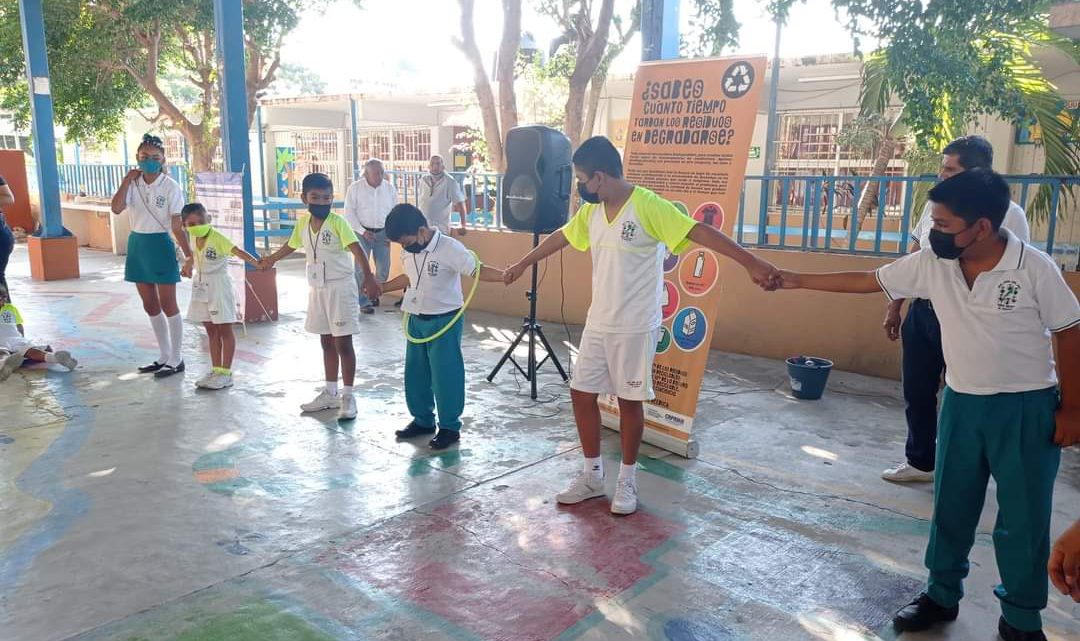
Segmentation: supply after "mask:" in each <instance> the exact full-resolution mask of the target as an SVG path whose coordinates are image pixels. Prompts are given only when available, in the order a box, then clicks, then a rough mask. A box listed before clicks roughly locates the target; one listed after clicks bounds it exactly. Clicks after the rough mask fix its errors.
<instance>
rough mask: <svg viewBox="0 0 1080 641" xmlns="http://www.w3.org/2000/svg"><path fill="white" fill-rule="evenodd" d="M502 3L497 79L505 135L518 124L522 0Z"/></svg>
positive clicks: (500, 115)
mask: <svg viewBox="0 0 1080 641" xmlns="http://www.w3.org/2000/svg"><path fill="white" fill-rule="evenodd" d="M502 5H503V32H502V40H501V42H500V44H499V61H498V65H497V66H496V68H495V80H496V81H497V82H498V83H499V120H500V121H501V123H502V128H501V129H502V135H503V136H504V137H505V136H506V133H507V132H508V131H510V130H511V129H513V128H514V127H517V125H518V110H517V92H516V91H515V88H514V67H515V65H516V64H517V55H518V50H519V49H521V0H503V3H502ZM489 145H490V143H489ZM489 148H490V146H489Z"/></svg>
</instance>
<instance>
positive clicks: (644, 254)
mask: <svg viewBox="0 0 1080 641" xmlns="http://www.w3.org/2000/svg"><path fill="white" fill-rule="evenodd" d="M695 225H697V221H695V220H694V219H693V218H690V217H689V216H687V215H686V214H684V213H682V212H681V211H679V210H678V209H677V208H676V207H675V205H672V204H671V203H670V202H669V201H667V200H664V199H663V198H661V197H660V196H657V195H656V194H654V193H653V192H651V191H649V190H648V189H645V188H644V187H634V191H633V193H632V194H631V196H630V199H629V200H627V201H626V204H625V205H624V206H623V208H622V211H620V212H619V213H618V215H616V216H615V219H614V220H612V221H611V222H610V223H609V222H608V220H607V213H606V211H605V209H604V204H603V203H599V204H595V205H594V204H591V203H586V204H584V205H582V206H581V208H580V209H578V211H577V213H576V214H574V217H573V218H571V219H570V221H569V222H568V223H567V224H566V225H565V226H564V227H563V228H562V233H563V235H564V236H566V240H567V241H569V243H570V245H571V246H572V247H573V248H574V249H577V250H579V251H585V250H590V251H591V253H592V305H590V306H589V314H588V317H587V319H586V321H585V327H586V329H591V330H593V331H599V332H608V333H623V334H630V333H640V332H648V331H651V330H654V329H656V328H658V327H660V321H661V314H660V300H661V297H662V296H663V290H664V271H663V265H664V255H665V246H666V247H667V249H668V250H670V251H671V252H672V253H674V254H681V253H683V252H684V251H686V249H687V248H689V247H690V240H689V239H688V238H687V236H688V234H689V233H690V230H691V229H693V228H694V226H695Z"/></svg>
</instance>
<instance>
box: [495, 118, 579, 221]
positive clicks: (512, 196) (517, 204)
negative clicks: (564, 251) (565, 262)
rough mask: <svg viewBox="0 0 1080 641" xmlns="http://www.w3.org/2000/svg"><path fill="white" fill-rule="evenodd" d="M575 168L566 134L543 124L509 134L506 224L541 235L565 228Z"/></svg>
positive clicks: (511, 131)
mask: <svg viewBox="0 0 1080 641" xmlns="http://www.w3.org/2000/svg"><path fill="white" fill-rule="evenodd" d="M571 167H572V165H571V154H570V139H569V138H567V137H566V136H564V135H563V134H562V132H560V131H558V130H555V129H552V128H551V127H544V126H543V125H527V126H523V127H514V128H513V129H511V130H510V132H509V133H507V134H506V174H505V175H504V176H503V202H502V219H503V224H504V225H506V226H507V227H508V228H510V229H513V230H515V231H530V232H537V233H540V234H547V233H550V232H553V231H555V230H556V229H559V228H560V227H562V226H563V225H565V224H566V217H567V215H568V214H569V212H570V184H571V183H572V182H573V176H572V175H571V174H572V168H571Z"/></svg>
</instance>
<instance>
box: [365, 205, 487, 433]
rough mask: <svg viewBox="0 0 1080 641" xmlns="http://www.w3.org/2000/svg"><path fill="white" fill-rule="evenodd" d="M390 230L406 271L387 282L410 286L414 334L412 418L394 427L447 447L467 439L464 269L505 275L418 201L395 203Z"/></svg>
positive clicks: (408, 389)
mask: <svg viewBox="0 0 1080 641" xmlns="http://www.w3.org/2000/svg"><path fill="white" fill-rule="evenodd" d="M386 236H387V238H389V239H390V240H391V241H393V242H395V243H400V244H401V246H402V249H403V251H402V252H401V266H402V268H403V271H404V273H403V274H401V275H399V276H398V277H396V278H394V279H391V280H389V281H387V282H386V283H384V284H383V285H382V287H381V288H380V289H381V290H382V291H384V292H390V291H396V290H399V289H404V290H405V297H404V298H403V299H402V303H401V310H402V311H403V312H405V313H407V314H409V320H408V324H407V325H406V328H405V329H406V331H407V332H408V335H409V336H410V337H412V339H413V340H409V342H408V343H407V345H406V346H405V403H406V405H408V408H409V413H410V414H411V415H412V417H413V420H412V422H411V423H409V425H408V426H407V427H406V428H405V429H402V430H398V431H397V432H396V433H395V434H396V435H397V437H398V438H399V439H409V438H415V437H417V436H427V435H429V434H434V435H435V436H434V437H433V438H432V439H431V441H430V442H429V443H428V445H430V446H431V449H434V450H442V449H445V448H447V447H449V446H451V445H453V444H454V443H457V442H458V440H459V439H460V432H461V412H462V411H463V410H464V409H465V361H464V360H463V359H462V356H461V331H462V326H463V325H464V321H463V320H462V318H461V316H460V315H459V314H458V311H459V310H460V309H461V308H462V306H464V304H465V303H464V297H463V296H462V293H461V277H462V276H468V277H470V278H479V279H480V280H486V281H492V282H501V281H502V279H503V272H502V270H500V269H493V268H491V267H488V266H487V265H482V264H481V263H480V261H479V260H477V258H476V256H475V255H473V253H472V252H471V251H469V250H468V248H466V247H465V245H462V244H461V242H459V241H458V240H457V239H455V238H451V237H450V236H449V235H447V234H444V233H442V232H441V231H439V230H438V229H432V228H430V227H428V226H427V219H426V218H425V217H424V214H423V213H422V212H421V211H420V210H419V209H417V208H416V207H414V206H413V205H409V204H405V203H403V204H400V205H396V206H395V207H394V208H393V209H391V210H390V213H389V215H387V217H386ZM448 325H449V326H448ZM444 328H445V330H444ZM440 332H442V334H439V333H440ZM434 336H438V337H437V338H432V337H434ZM427 339H430V340H427ZM417 340H419V341H425V340H426V342H415V341H417ZM436 410H438V414H439V422H438V433H436V432H435V411H436Z"/></svg>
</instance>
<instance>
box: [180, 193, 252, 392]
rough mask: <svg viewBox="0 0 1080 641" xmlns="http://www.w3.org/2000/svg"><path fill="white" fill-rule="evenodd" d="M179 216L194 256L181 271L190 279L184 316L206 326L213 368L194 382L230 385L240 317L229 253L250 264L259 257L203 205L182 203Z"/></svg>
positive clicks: (218, 386) (206, 385)
mask: <svg viewBox="0 0 1080 641" xmlns="http://www.w3.org/2000/svg"><path fill="white" fill-rule="evenodd" d="M180 218H181V219H182V220H183V222H184V227H186V228H187V232H188V234H189V235H190V236H191V248H192V256H193V260H192V262H191V263H189V264H187V265H185V266H184V271H183V275H184V276H185V277H190V278H191V279H192V283H191V303H190V304H189V305H188V313H187V319H188V320H189V321H191V322H193V323H202V324H203V327H205V328H206V336H207V338H209V340H210V363H211V366H212V368H213V369H211V370H210V372H208V373H207V374H206V375H205V376H203V377H202V378H200V379H199V380H198V381H196V382H195V386H196V387H201V388H203V389H212V390H218V389H224V388H226V387H232V384H233V379H232V360H233V353H234V352H235V351H236V335H235V334H234V333H233V325H234V324H235V323H238V322H239V321H240V318H239V316H238V315H237V310H236V292H235V291H234V290H233V282H232V277H230V276H229V269H228V264H229V257H230V256H236V257H237V258H240V259H242V260H243V261H244V262H246V263H247V264H249V265H251V266H252V267H258V266H259V260H258V259H257V258H255V257H254V256H252V255H251V254H249V253H247V252H246V251H244V250H243V249H240V248H239V247H237V246H236V245H234V244H233V242H232V241H231V240H229V238H228V237H226V236H225V235H224V234H222V233H221V232H219V231H218V230H216V229H214V228H213V227H211V226H210V223H209V222H207V216H206V208H205V207H203V206H202V205H201V204H200V203H189V204H187V205H184V209H183V211H182V212H181V215H180Z"/></svg>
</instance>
